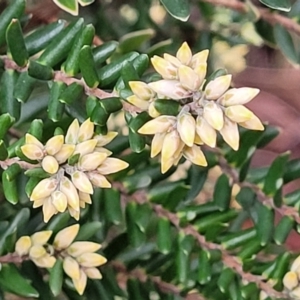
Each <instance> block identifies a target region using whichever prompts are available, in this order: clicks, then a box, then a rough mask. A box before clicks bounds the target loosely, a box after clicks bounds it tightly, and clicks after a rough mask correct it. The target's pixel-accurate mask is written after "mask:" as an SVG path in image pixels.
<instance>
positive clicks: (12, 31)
mask: <svg viewBox="0 0 300 300" xmlns="http://www.w3.org/2000/svg"><path fill="white" fill-rule="evenodd" d="M6 41H7V44H8V47H9V50H10V54H11V56H12V58H13V60H14V61H15V63H16V64H17V65H18V66H20V67H24V66H25V65H26V64H27V61H28V57H29V56H28V52H27V49H26V46H25V42H24V37H23V33H22V28H21V25H20V22H19V20H18V19H12V20H11V22H10V24H9V25H8V27H7V30H6Z"/></svg>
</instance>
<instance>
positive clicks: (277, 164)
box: [263, 152, 290, 196]
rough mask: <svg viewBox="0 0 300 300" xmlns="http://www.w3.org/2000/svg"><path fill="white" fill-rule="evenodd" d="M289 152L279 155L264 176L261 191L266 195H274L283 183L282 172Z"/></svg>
mask: <svg viewBox="0 0 300 300" xmlns="http://www.w3.org/2000/svg"><path fill="white" fill-rule="evenodd" d="M289 155H290V152H286V153H283V154H281V155H279V156H278V157H277V158H276V159H275V160H274V161H273V163H272V165H271V166H270V168H269V171H268V173H267V175H266V177H265V182H264V187H263V191H264V193H265V194H266V195H268V196H274V195H275V194H276V192H277V191H278V190H279V189H280V188H281V187H282V185H283V174H284V171H285V166H286V163H287V161H288V158H289Z"/></svg>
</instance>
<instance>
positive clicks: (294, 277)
mask: <svg viewBox="0 0 300 300" xmlns="http://www.w3.org/2000/svg"><path fill="white" fill-rule="evenodd" d="M283 285H284V286H285V288H286V289H287V290H288V292H289V296H290V297H291V299H300V256H298V257H297V258H296V259H295V261H294V262H293V263H292V265H291V268H290V271H289V272H287V273H286V274H285V276H284V277H283Z"/></svg>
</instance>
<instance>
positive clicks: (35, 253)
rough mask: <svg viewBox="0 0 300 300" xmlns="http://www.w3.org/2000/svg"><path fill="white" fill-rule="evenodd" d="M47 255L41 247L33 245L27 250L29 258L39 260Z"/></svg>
mask: <svg viewBox="0 0 300 300" xmlns="http://www.w3.org/2000/svg"><path fill="white" fill-rule="evenodd" d="M45 254H47V252H46V249H45V248H44V247H43V246H41V245H33V246H32V247H31V248H30V250H29V257H30V258H40V257H42V256H44V255H45Z"/></svg>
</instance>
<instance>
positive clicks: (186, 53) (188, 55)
mask: <svg viewBox="0 0 300 300" xmlns="http://www.w3.org/2000/svg"><path fill="white" fill-rule="evenodd" d="M192 56H193V55H192V51H191V48H190V47H189V45H188V44H187V42H184V43H183V44H182V45H181V47H180V48H179V49H178V51H177V53H176V57H177V58H178V59H179V61H180V62H181V63H183V64H184V65H189V64H190V62H191V60H192Z"/></svg>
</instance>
